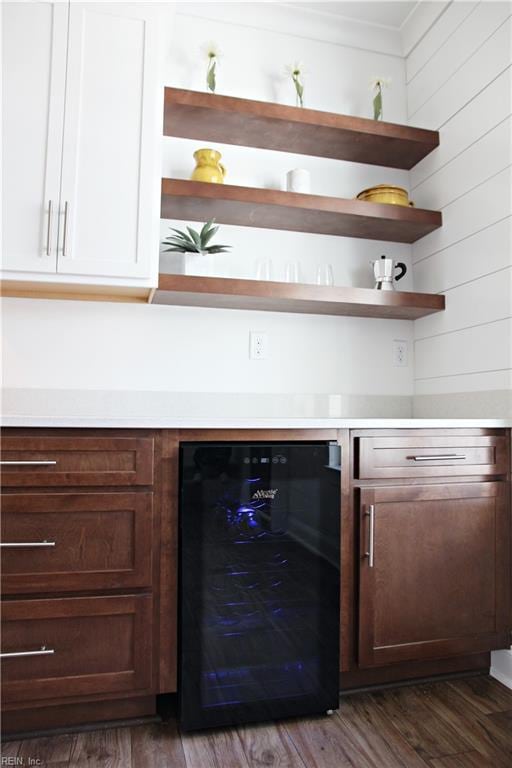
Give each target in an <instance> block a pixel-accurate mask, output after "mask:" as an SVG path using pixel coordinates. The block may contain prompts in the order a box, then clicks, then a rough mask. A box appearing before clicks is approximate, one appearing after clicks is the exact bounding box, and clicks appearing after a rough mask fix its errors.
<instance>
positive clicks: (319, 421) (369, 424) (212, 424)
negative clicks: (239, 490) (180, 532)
mask: <svg viewBox="0 0 512 768" xmlns="http://www.w3.org/2000/svg"><path fill="white" fill-rule="evenodd" d="M0 424H1V426H2V427H56V428H57V427H61V428H91V429H95V428H105V429H107V428H110V429H114V428H118V429H122V428H125V429H420V428H422V429H427V428H428V429H434V428H443V427H445V428H446V427H502V428H505V427H512V419H335V418H316V417H312V418H309V419H304V418H302V419H299V418H289V419H278V418H251V417H247V418H236V419H229V418H216V419H206V418H194V417H182V418H175V417H173V418H166V417H164V416H162V417H161V418H158V417H151V418H144V417H141V416H139V417H135V416H127V417H126V418H106V417H101V418H100V417H97V418H96V417H84V416H80V417H75V418H73V417H69V416H62V417H55V416H54V417H34V416H2V417H1V420H0Z"/></svg>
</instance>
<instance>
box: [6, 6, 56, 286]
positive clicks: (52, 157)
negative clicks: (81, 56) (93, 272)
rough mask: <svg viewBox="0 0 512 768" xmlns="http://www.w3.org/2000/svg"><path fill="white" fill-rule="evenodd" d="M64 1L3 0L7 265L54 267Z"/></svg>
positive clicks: (46, 269)
mask: <svg viewBox="0 0 512 768" xmlns="http://www.w3.org/2000/svg"><path fill="white" fill-rule="evenodd" d="M67 18H68V9H67V5H65V4H63V3H56V4H52V3H30V2H27V3H24V2H22V3H5V4H3V5H2V154H3V166H2V225H3V226H2V267H3V268H4V269H7V270H20V271H30V272H34V273H41V272H55V271H56V264H57V261H56V253H57V223H58V208H59V188H60V170H61V152H62V129H63V120H64V81H65V76H66V46H67Z"/></svg>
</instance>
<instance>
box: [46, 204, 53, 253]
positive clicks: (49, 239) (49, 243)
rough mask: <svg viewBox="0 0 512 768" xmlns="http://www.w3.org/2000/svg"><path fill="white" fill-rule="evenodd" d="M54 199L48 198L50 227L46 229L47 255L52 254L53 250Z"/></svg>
mask: <svg viewBox="0 0 512 768" xmlns="http://www.w3.org/2000/svg"><path fill="white" fill-rule="evenodd" d="M52 216H53V208H52V201H51V200H48V229H47V230H46V255H47V256H50V253H51V250H52Z"/></svg>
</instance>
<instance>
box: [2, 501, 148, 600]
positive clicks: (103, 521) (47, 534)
mask: <svg viewBox="0 0 512 768" xmlns="http://www.w3.org/2000/svg"><path fill="white" fill-rule="evenodd" d="M152 510H153V494H152V493H145V492H140V491H135V492H128V493H76V494H74V493H9V494H4V495H3V496H2V543H1V550H2V592H3V593H4V594H23V593H30V592H38V593H43V592H52V591H58V592H66V591H73V590H75V591H88V590H96V589H117V588H132V587H147V586H150V585H151V558H152V532H153V513H152Z"/></svg>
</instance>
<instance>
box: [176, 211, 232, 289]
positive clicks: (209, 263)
mask: <svg viewBox="0 0 512 768" xmlns="http://www.w3.org/2000/svg"><path fill="white" fill-rule="evenodd" d="M214 225H215V219H210V221H207V222H206V223H205V224H204V225H203V227H202V228H201V230H200V231H199V232H197V231H196V230H195V229H192V227H187V231H186V232H184V231H183V230H181V229H174V227H171V228H170V229H171V231H172V232H174V234H173V235H170V236H169V237H168V238H166V239H165V240H163V242H162V245H168V246H169V247H168V248H164V249H163V251H164V252H171V253H181V254H183V260H182V273H183V274H184V275H204V276H211V275H212V273H213V269H214V264H215V259H214V258H213V257H214V256H215V254H217V253H227V252H228V250H229V248H231V246H230V245H212V244H211V242H210V241H211V240H212V238H213V237H214V236H215V235H216V234H217V232H218V230H219V227H218V226H214Z"/></svg>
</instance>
